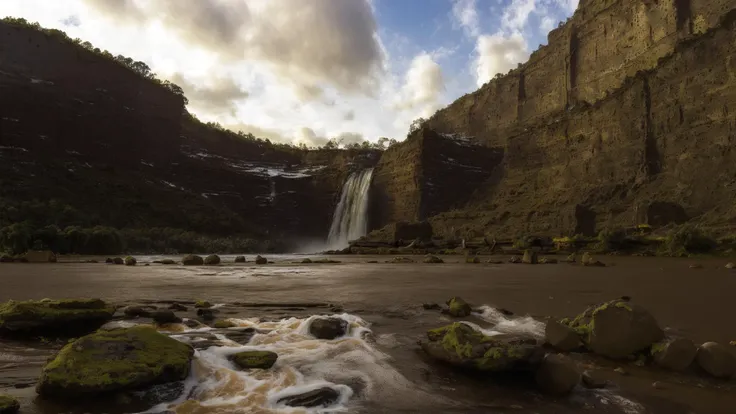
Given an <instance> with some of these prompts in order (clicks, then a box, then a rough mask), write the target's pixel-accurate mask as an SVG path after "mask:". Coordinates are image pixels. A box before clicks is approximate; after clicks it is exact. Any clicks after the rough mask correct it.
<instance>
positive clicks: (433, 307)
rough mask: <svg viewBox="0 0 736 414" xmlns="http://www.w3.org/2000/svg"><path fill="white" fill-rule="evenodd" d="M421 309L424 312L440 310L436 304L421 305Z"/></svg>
mask: <svg viewBox="0 0 736 414" xmlns="http://www.w3.org/2000/svg"><path fill="white" fill-rule="evenodd" d="M422 307H423V308H424V309H425V310H440V309H442V307H441V306H440V305H438V304H436V303H423V304H422Z"/></svg>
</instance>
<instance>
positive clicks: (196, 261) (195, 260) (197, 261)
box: [181, 254, 204, 266]
mask: <svg viewBox="0 0 736 414" xmlns="http://www.w3.org/2000/svg"><path fill="white" fill-rule="evenodd" d="M181 264H183V265H184V266H202V265H203V264H204V259H203V258H202V256H197V255H195V254H190V255H186V256H184V257H183V258H182V259H181Z"/></svg>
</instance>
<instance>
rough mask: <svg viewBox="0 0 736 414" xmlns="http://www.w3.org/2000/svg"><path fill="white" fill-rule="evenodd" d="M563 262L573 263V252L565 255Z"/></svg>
mask: <svg viewBox="0 0 736 414" xmlns="http://www.w3.org/2000/svg"><path fill="white" fill-rule="evenodd" d="M565 262H566V263H575V253H572V254H570V255H569V256H567V258H566V259H565Z"/></svg>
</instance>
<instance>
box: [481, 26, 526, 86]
mask: <svg viewBox="0 0 736 414" xmlns="http://www.w3.org/2000/svg"><path fill="white" fill-rule="evenodd" d="M476 53H477V58H476V60H475V73H476V82H477V83H478V86H482V85H483V84H485V83H486V82H488V81H489V80H491V79H492V78H493V77H494V76H495V75H496V74H497V73H506V72H508V71H509V70H510V69H513V68H515V67H516V66H517V64H519V63H521V62H524V61H526V60H527V59H528V58H529V50H528V48H527V45H526V41H525V40H524V38H523V37H522V36H521V35H520V34H513V35H510V36H504V35H502V34H495V35H483V36H480V37H478V43H477V44H476Z"/></svg>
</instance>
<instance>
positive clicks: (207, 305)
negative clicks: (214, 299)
mask: <svg viewBox="0 0 736 414" xmlns="http://www.w3.org/2000/svg"><path fill="white" fill-rule="evenodd" d="M194 307H195V308H197V309H200V308H211V307H212V304H211V303H209V302H208V301H206V300H198V301H196V302H194Z"/></svg>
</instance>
